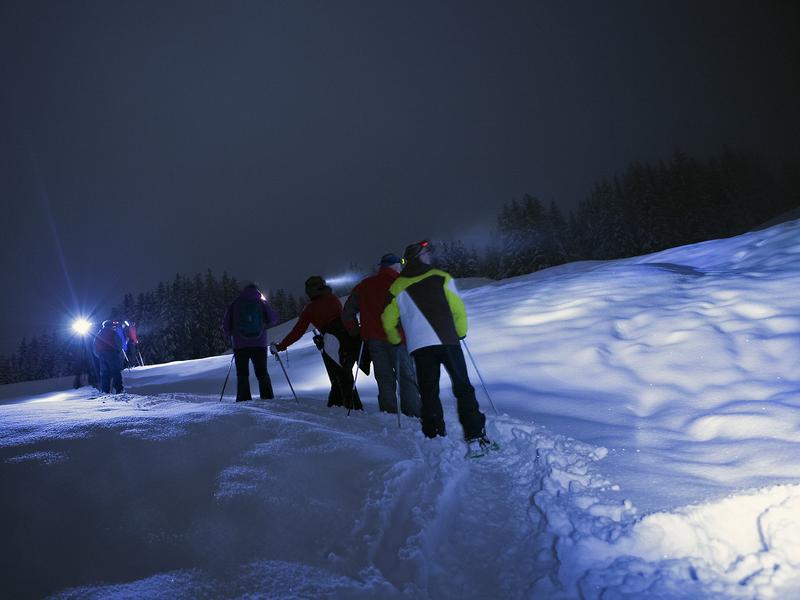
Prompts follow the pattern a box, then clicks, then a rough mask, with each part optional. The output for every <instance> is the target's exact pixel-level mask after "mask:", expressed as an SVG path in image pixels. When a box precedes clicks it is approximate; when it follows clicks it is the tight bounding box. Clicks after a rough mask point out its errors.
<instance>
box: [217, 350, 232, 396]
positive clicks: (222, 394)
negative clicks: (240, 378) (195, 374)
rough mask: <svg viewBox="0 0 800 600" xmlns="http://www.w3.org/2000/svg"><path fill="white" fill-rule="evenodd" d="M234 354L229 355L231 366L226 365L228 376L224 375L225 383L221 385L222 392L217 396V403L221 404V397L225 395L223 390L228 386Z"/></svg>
mask: <svg viewBox="0 0 800 600" xmlns="http://www.w3.org/2000/svg"><path fill="white" fill-rule="evenodd" d="M234 356H235V354H231V364H229V365H228V374H227V375H225V383H223V384H222V391H221V392H220V394H219V401H220V402H222V397H223V396H224V395H225V388H226V387H227V385H228V377H230V376H231V368H232V367H233V357H234Z"/></svg>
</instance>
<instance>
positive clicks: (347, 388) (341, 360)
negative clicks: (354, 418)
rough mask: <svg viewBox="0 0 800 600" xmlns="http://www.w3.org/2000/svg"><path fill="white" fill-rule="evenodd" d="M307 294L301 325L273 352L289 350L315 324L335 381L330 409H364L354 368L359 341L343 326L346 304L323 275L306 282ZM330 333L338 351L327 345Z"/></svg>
mask: <svg viewBox="0 0 800 600" xmlns="http://www.w3.org/2000/svg"><path fill="white" fill-rule="evenodd" d="M306 295H307V296H308V298H309V302H308V304H306V305H305V307H304V308H303V311H302V312H301V313H300V316H299V317H298V318H297V324H296V325H295V326H294V327H293V328H292V330H291V331H290V332H289V333H288V334H286V337H284V338H283V339H282V340H281V341H280V342H278V343H277V344H273V345H272V346H271V350H272V352H273V354H274V353H277V352H282V351H284V350H286V348H288V347H289V346H291V345H292V344H294V343H295V342H296V341H297V340H299V339H300V338H301V337H302V336H303V334H304V333H305V332H306V329H308V326H309V325H313V326H314V327H316V328H317V330H318V331H319V335H318V336H317V335H315V336H314V343H315V344H316V345H317V348H319V349H320V350H321V352H322V361H323V362H324V363H325V370H326V371H327V373H328V379H330V382H331V390H330V392H329V393H328V406H344V407H346V408H353V409H355V410H363V407H362V406H361V398H359V396H358V390H356V389H354V382H353V365H354V364H355V362H356V360H357V358H358V348H359V342H358V340H357V339H356V338H354V337H353V336H350V335H348V334H347V331H346V330H345V328H344V325H343V324H342V303H341V302H339V299H338V298H337V297H336V296H334V295H333V291H332V290H331V288H330V287H328V284H327V283H326V282H325V280H324V279H323V278H322V277H320V276H319V275H314V276H312V277H309V278H308V279H307V280H306ZM326 334H330V335H331V336H333V337H334V338H336V342H338V345H339V348H338V350H334V349H332V348H331V347H330V346H329V345H328V344H326V343H325V341H324V339H325V337H326ZM326 346H327V347H326Z"/></svg>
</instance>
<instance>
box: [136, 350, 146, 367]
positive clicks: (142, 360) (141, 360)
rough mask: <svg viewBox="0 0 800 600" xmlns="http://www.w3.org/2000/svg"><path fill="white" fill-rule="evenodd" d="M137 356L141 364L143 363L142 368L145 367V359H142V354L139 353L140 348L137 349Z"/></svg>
mask: <svg viewBox="0 0 800 600" xmlns="http://www.w3.org/2000/svg"><path fill="white" fill-rule="evenodd" d="M136 354H138V355H139V362H140V363H141V365H142V366H144V359H143V358H142V353H141V352H139V349H138V348H137V349H136Z"/></svg>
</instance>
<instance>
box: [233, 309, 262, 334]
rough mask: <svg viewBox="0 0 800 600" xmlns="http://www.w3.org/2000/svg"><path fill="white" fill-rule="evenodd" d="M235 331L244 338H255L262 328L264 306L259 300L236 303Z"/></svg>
mask: <svg viewBox="0 0 800 600" xmlns="http://www.w3.org/2000/svg"><path fill="white" fill-rule="evenodd" d="M235 323H236V331H237V332H238V333H239V335H241V336H242V337H244V338H257V337H258V336H260V335H261V332H262V331H263V330H264V307H263V306H262V305H261V301H260V300H239V301H238V302H237V303H236V319H235Z"/></svg>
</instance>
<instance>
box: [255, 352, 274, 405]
mask: <svg viewBox="0 0 800 600" xmlns="http://www.w3.org/2000/svg"><path fill="white" fill-rule="evenodd" d="M250 356H251V359H252V361H253V371H255V374H256V379H258V395H259V396H260V397H261V399H262V400H272V399H273V398H274V397H275V394H273V392H272V380H271V379H270V378H269V372H268V371H267V349H266V348H253V351H252V353H251V354H250Z"/></svg>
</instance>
